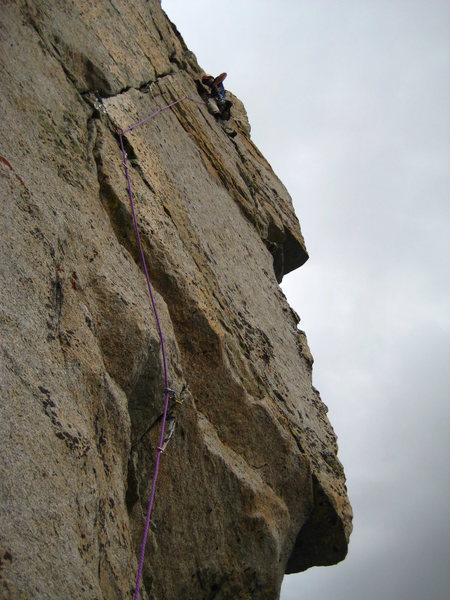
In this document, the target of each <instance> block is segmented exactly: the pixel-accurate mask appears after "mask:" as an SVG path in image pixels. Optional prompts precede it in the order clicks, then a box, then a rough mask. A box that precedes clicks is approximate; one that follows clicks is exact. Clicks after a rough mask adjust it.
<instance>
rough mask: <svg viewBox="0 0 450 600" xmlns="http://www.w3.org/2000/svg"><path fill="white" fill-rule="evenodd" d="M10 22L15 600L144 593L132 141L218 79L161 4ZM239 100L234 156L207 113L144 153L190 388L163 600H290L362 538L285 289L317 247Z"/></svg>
mask: <svg viewBox="0 0 450 600" xmlns="http://www.w3.org/2000/svg"><path fill="white" fill-rule="evenodd" d="M1 16H2V18H1V20H0V39H1V64H0V69H1V72H0V77H1V92H2V110H3V118H2V121H1V137H0V177H1V187H0V193H1V197H2V230H1V244H2V249H1V282H0V284H1V290H2V291H1V329H2V361H1V385H2V402H1V418H0V440H1V441H0V444H1V458H0V464H1V481H2V485H1V518H0V589H1V597H3V598H50V599H59V598H73V599H78V598H80V599H82V598H83V599H84V598H89V599H90V598H92V599H94V598H97V599H105V600H106V599H107V600H112V599H115V598H117V599H118V598H128V597H130V596H131V594H132V589H133V587H134V581H135V574H136V568H137V556H138V552H139V546H140V540H141V535H142V531H143V522H144V518H145V511H146V504H147V499H148V495H149V488H150V483H151V475H152V470H153V466H154V455H155V448H156V445H157V438H158V430H159V425H160V417H161V413H162V405H163V387H164V384H163V375H162V360H161V353H160V346H159V338H158V334H157V330H156V326H155V322H154V317H153V314H152V313H151V310H150V306H149V300H148V295H147V291H146V286H145V279H144V276H143V274H142V269H141V266H140V263H139V259H138V251H137V245H136V241H135V236H134V233H133V230H132V222H131V215H130V209H129V205H128V199H127V193H126V181H125V176H124V171H123V165H122V159H121V154H120V149H119V144H118V136H117V133H116V131H115V128H122V129H124V128H126V127H127V126H128V125H130V124H131V123H133V122H135V121H137V120H139V119H140V118H142V117H144V116H146V115H147V114H149V113H150V112H152V111H153V110H155V109H156V108H157V107H158V106H163V105H166V104H168V103H169V102H171V101H173V100H175V99H178V98H180V97H182V96H184V95H188V96H192V97H195V98H198V100H200V99H201V97H200V95H199V93H201V86H200V83H199V80H200V76H201V73H202V71H201V69H200V68H199V66H198V65H197V62H196V59H195V56H194V55H193V54H192V53H191V52H190V51H188V49H187V48H186V47H185V45H184V43H183V41H182V39H181V37H180V35H179V34H178V32H177V30H176V28H175V27H174V26H173V25H172V24H171V23H170V22H169V21H168V20H167V18H166V16H165V15H164V13H163V12H162V10H161V7H160V4H159V2H157V1H150V2H144V1H143V0H138V1H136V2H132V3H131V2H126V1H125V0H112V1H111V2H106V1H99V2H97V3H92V2H88V1H84V0H76V1H74V2H66V1H65V0H59V1H58V0H56V1H52V2H45V1H42V2H39V1H38V2H3V3H2V5H1ZM94 92H98V94H99V95H101V97H102V98H103V101H104V106H105V107H106V108H107V112H108V115H106V114H104V113H103V111H102V110H97V109H96V108H95V105H94V104H95V97H94ZM234 102H235V105H234V116H235V119H234V120H233V121H232V123H231V124H232V126H233V127H234V128H235V130H236V131H237V136H236V137H235V138H230V137H228V136H227V135H226V133H225V132H224V130H223V129H222V127H221V125H220V124H219V123H217V122H216V121H215V119H214V117H213V116H211V115H210V114H209V113H208V111H207V110H206V108H205V107H204V106H201V105H198V104H195V103H194V102H191V101H188V100H186V101H183V102H182V103H181V104H179V105H178V106H177V107H175V108H173V109H169V110H167V111H164V112H163V113H161V114H160V115H158V117H157V118H155V119H154V120H152V121H150V122H149V123H147V124H146V125H144V126H142V127H140V128H138V129H136V130H134V131H133V132H130V133H129V134H127V135H126V145H127V154H128V158H129V160H130V162H131V165H132V168H131V169H130V175H131V179H132V183H133V187H134V192H135V197H136V209H137V213H138V220H139V224H140V227H141V230H142V233H143V236H144V246H145V252H146V255H147V257H148V263H149V270H150V277H151V281H152V284H153V286H154V288H155V294H156V303H157V306H158V310H159V313H160V319H161V324H162V329H163V331H164V335H165V338H166V344H167V351H168V363H169V371H170V384H171V386H172V387H173V388H175V389H180V388H181V386H182V385H183V383H187V384H188V385H189V390H190V393H189V394H188V396H187V399H186V401H185V403H184V404H183V405H182V406H181V407H180V408H179V412H178V417H177V419H178V424H177V429H176V433H175V435H174V437H173V439H172V440H171V442H170V445H169V449H168V452H167V454H166V455H164V456H163V459H162V468H161V472H160V479H159V480H158V490H157V500H156V505H155V510H154V515H153V517H152V524H151V532H150V537H149V542H148V548H147V555H146V557H147V558H146V563H145V569H144V587H145V589H144V590H143V591H142V597H146V598H154V599H155V600H156V599H157V600H165V599H167V600H169V599H175V598H199V599H202V598H205V599H206V598H211V599H212V598H216V599H226V598H236V599H238V598H242V599H250V598H253V599H267V600H272V599H273V598H276V597H277V596H278V594H279V588H280V585H281V580H282V577H283V574H284V573H285V572H295V571H300V570H304V569H306V568H308V567H310V566H312V565H327V564H333V563H335V562H337V561H339V560H342V559H343V558H344V556H345V554H346V551H347V543H348V538H349V535H350V531H351V509H350V506H349V503H348V499H347V496H346V489H345V478H344V473H343V469H342V466H341V464H340V463H339V461H338V459H337V456H336V453H337V445H336V439H335V435H334V433H333V431H332V428H331V426H330V424H329V422H328V420H327V417H326V407H325V406H324V404H323V403H322V402H321V400H320V397H319V394H318V392H317V390H315V389H314V387H312V384H311V368H312V357H311V354H310V352H309V349H308V345H307V341H306V337H305V335H304V333H303V332H301V331H299V330H298V329H297V325H298V318H297V316H296V315H295V313H294V312H293V311H292V310H291V309H290V307H289V305H288V304H287V302H286V300H285V298H284V296H283V293H282V292H281V290H280V288H279V286H278V283H277V281H280V280H281V278H282V276H283V273H286V272H289V271H290V270H292V269H294V268H296V267H298V266H300V265H301V264H302V263H303V262H304V261H305V260H306V258H307V253H306V250H305V246H304V242H303V238H302V235H301V233H300V227H299V224H298V221H297V218H296V216H295V214H294V212H293V208H292V203H291V200H290V198H289V195H288V193H287V191H286V190H285V188H284V187H283V185H282V184H281V183H280V181H279V180H278V179H277V177H276V176H275V174H274V173H273V171H272V169H271V168H270V165H269V164H268V163H267V161H266V160H265V159H264V157H263V156H261V154H260V152H259V151H258V149H257V148H256V147H255V146H254V145H253V143H252V142H251V140H250V137H249V132H250V127H249V125H248V120H247V116H246V113H245V109H244V107H243V106H242V104H241V103H240V102H239V101H238V100H237V99H234ZM97 106H98V105H97Z"/></svg>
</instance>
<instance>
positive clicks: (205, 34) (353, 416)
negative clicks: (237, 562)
mask: <svg viewBox="0 0 450 600" xmlns="http://www.w3.org/2000/svg"><path fill="white" fill-rule="evenodd" d="M162 6H163V8H164V9H165V11H166V12H167V13H168V15H169V17H170V18H171V20H172V21H174V22H175V24H176V25H177V27H178V29H179V30H180V32H181V34H182V35H183V37H184V39H185V41H186V43H187V45H188V46H189V48H190V49H191V50H192V51H193V52H194V53H195V54H196V56H197V58H198V61H199V63H200V65H201V66H202V67H203V68H204V69H205V70H207V71H210V72H213V73H219V72H222V71H227V72H228V79H227V80H226V81H225V84H226V86H227V87H228V89H230V90H231V91H232V92H233V93H235V94H236V95H237V96H238V97H239V98H240V99H241V100H243V102H244V104H245V106H246V108H247V111H248V115H249V119H250V123H251V126H252V138H253V140H254V141H255V143H256V144H257V145H258V146H259V148H260V149H261V150H262V152H263V153H264V154H265V156H266V157H267V158H268V160H269V161H270V163H271V164H272V167H273V168H274V170H275V172H276V173H277V174H278V175H279V177H280V178H281V180H282V181H283V183H284V184H285V185H286V187H287V188H288V190H289V192H290V193H291V195H292V197H293V201H294V205H295V209H296V212H297V215H298V217H299V219H300V222H301V226H302V230H303V234H304V236H305V239H306V243H307V247H308V250H309V252H310V256H311V258H310V260H309V261H308V262H307V263H306V265H305V266H304V267H302V268H301V269H299V270H298V271H296V272H294V273H292V274H290V275H288V276H287V277H286V278H285V280H284V281H283V285H282V287H283V290H284V292H285V293H286V295H287V297H288V299H289V301H290V303H291V305H292V306H293V307H294V308H295V309H296V311H297V312H298V313H299V314H300V316H301V318H302V322H301V327H302V328H303V329H305V331H306V333H307V335H308V339H309V343H310V346H311V350H312V353H313V355H314V357H315V365H314V384H315V386H316V387H317V388H319V390H320V391H321V394H322V399H323V400H324V402H325V404H327V405H328V407H329V409H330V410H329V417H330V420H331V422H332V424H333V426H334V428H335V430H336V432H337V434H338V436H339V447H340V458H341V460H342V462H343V464H344V466H345V470H346V474H347V478H348V488H349V495H350V499H351V502H352V505H353V508H354V513H355V519H354V532H353V535H352V538H351V542H350V550H349V555H348V557H347V559H346V560H345V561H344V562H343V563H341V564H340V565H337V566H335V567H327V568H314V569H310V570H309V571H307V572H306V573H302V574H299V575H292V576H289V577H286V578H285V581H284V584H283V588H282V594H281V597H282V600H297V599H306V598H307V599H308V600H329V599H330V600H331V599H332V600H361V599H364V600H425V599H426V600H444V599H445V600H447V598H449V597H450V577H449V571H450V555H449V544H450V518H449V510H448V506H449V497H450V485H449V467H448V465H449V454H450V453H449V416H450V415H449V402H448V397H449V388H450V375H449V372H450V313H449V299H450V277H449V275H450V263H449V257H450V244H449V240H450V236H449V233H450V232H449V229H450V227H449V225H450V214H449V213H450V180H449V164H450V113H449V108H448V107H449V106H450V103H449V99H450V94H449V91H450V41H449V40H450V3H449V2H448V1H446V0H445V1H444V0H442V1H441V0H421V1H419V0H389V1H388V0H278V1H277V2H275V1H274V0H239V1H237V0H228V1H227V2H220V3H219V2H212V1H211V0H209V1H206V0H190V1H189V2H185V1H184V0H162Z"/></svg>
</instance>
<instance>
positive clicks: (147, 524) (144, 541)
mask: <svg viewBox="0 0 450 600" xmlns="http://www.w3.org/2000/svg"><path fill="white" fill-rule="evenodd" d="M183 100H191V101H192V102H195V103H196V104H204V102H201V101H199V100H197V99H196V98H191V97H190V96H183V97H182V98H179V99H178V100H175V101H174V102H171V103H170V104H167V105H166V106H163V107H160V108H158V110H156V111H155V112H153V113H151V114H150V115H148V116H147V117H145V118H144V119H142V120H141V121H138V122H137V123H134V124H133V125H130V127H127V128H126V129H123V130H121V132H120V133H119V140H120V148H121V150H122V158H123V164H124V167H125V176H126V179H127V188H128V198H129V200H130V207H131V214H132V217H133V223H134V229H135V232H136V238H137V242H138V246H139V252H140V255H141V261H142V266H143V269H144V274H145V279H146V281H147V288H148V293H149V295H150V300H151V303H152V307H153V313H154V315H155V320H156V325H157V328H158V334H159V339H160V342H161V352H162V358H163V366H164V384H165V398H164V410H163V417H162V422H161V431H160V434H159V443H158V450H157V453H156V462H155V470H154V472H153V480H152V488H151V492H150V499H149V502H148V508H147V518H146V520H145V528H144V534H143V536H142V544H141V553H140V558H139V567H138V572H137V577H136V587H135V590H134V596H133V598H134V600H138V597H139V590H140V587H141V579H142V571H143V567H144V556H145V547H146V545H147V538H148V532H149V528H150V517H151V514H152V509H153V502H154V499H155V491H156V480H157V478H158V471H159V461H160V459H161V454H162V451H163V450H162V447H163V442H164V431H165V428H166V419H167V411H168V407H169V395H170V390H169V375H168V369H167V358H166V350H165V344H164V336H163V332H162V328H161V323H160V320H159V316H158V310H157V308H156V303H155V298H154V294H153V289H152V285H151V283H150V277H149V274H148V269H147V263H146V260H145V255H144V249H143V247H142V242H141V236H140V233H139V227H138V223H137V219H136V212H135V209H134V201H133V191H132V188H131V181H130V174H129V171H128V162H127V154H126V152H125V147H124V144H123V136H124V135H125V133H128V132H130V131H132V130H133V129H136V128H137V127H140V126H141V125H144V123H147V121H150V119H153V118H154V117H156V116H157V115H158V114H159V113H161V112H163V111H164V110H167V109H168V108H171V107H173V106H175V105H177V104H179V103H180V102H182V101H183Z"/></svg>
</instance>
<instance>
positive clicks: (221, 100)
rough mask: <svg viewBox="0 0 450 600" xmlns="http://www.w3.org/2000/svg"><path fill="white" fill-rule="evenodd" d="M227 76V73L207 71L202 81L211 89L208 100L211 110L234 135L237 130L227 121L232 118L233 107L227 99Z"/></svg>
mask: <svg viewBox="0 0 450 600" xmlns="http://www.w3.org/2000/svg"><path fill="white" fill-rule="evenodd" d="M226 76H227V74H226V73H221V74H220V75H218V76H217V77H213V76H212V75H209V74H208V73H205V74H204V75H203V77H202V83H203V84H204V85H206V87H207V88H208V89H209V93H210V95H209V98H208V100H207V105H208V109H209V111H210V112H211V113H212V114H213V115H214V116H216V117H219V119H220V121H222V124H223V125H224V126H225V131H226V132H227V133H228V134H229V135H231V136H232V137H234V136H235V135H236V132H235V131H234V130H233V129H231V128H230V127H227V126H226V121H229V120H230V117H231V107H232V105H233V103H232V102H231V101H230V100H227V99H226V90H225V87H224V85H223V81H224V79H225V77H226Z"/></svg>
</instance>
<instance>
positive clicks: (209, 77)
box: [202, 73, 214, 85]
mask: <svg viewBox="0 0 450 600" xmlns="http://www.w3.org/2000/svg"><path fill="white" fill-rule="evenodd" d="M213 81H214V77H213V76H212V75H209V74H208V73H205V74H204V75H203V77H202V83H204V84H205V85H209V84H211V83H212V82H213Z"/></svg>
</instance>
